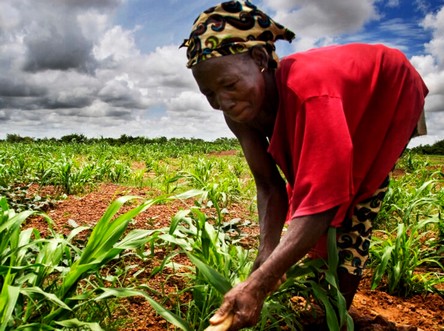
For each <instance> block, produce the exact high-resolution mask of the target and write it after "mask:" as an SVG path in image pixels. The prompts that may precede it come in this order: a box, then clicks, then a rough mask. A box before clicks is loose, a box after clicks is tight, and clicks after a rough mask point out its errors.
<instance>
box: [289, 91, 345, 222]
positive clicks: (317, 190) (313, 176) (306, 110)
mask: <svg viewBox="0 0 444 331" xmlns="http://www.w3.org/2000/svg"><path fill="white" fill-rule="evenodd" d="M290 125H291V124H290ZM294 133H295V140H294V141H295V142H296V143H295V144H294V145H293V147H294V149H295V150H294V151H293V157H295V159H294V160H293V162H294V163H293V165H294V169H293V171H294V183H293V185H292V194H291V196H290V215H289V216H290V217H291V218H294V217H299V216H303V215H311V214H315V213H319V212H323V211H325V210H328V209H330V208H333V207H335V206H338V205H340V204H343V203H344V202H347V201H350V199H351V197H352V194H353V180H352V170H353V169H352V165H353V157H352V142H351V138H350V134H349V130H348V126H347V121H346V119H345V115H344V111H343V108H342V101H341V99H340V98H334V97H328V96H325V97H324V96H322V97H313V98H309V99H308V100H307V101H306V102H305V103H304V104H303V107H302V111H301V113H299V115H298V116H297V117H296V130H295V131H294ZM290 184H291V183H290Z"/></svg>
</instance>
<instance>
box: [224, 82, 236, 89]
mask: <svg viewBox="0 0 444 331" xmlns="http://www.w3.org/2000/svg"><path fill="white" fill-rule="evenodd" d="M235 86H236V82H233V83H229V84H226V85H225V88H226V89H227V90H232V89H234V88H235Z"/></svg>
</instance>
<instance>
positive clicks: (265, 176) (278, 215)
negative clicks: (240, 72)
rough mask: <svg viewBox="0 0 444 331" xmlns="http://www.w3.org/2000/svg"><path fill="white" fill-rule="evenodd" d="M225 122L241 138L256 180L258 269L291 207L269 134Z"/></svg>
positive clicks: (278, 238)
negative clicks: (270, 152)
mask: <svg viewBox="0 0 444 331" xmlns="http://www.w3.org/2000/svg"><path fill="white" fill-rule="evenodd" d="M226 121H227V124H228V126H229V128H230V129H231V130H232V131H233V133H234V134H235V135H236V137H237V138H238V140H239V143H240V145H241V147H242V150H243V152H244V155H245V159H246V161H247V163H248V165H249V167H250V170H251V172H252V175H253V177H254V180H255V183H256V190H257V204H258V214H259V225H260V245H259V253H258V257H257V259H256V261H255V263H254V265H253V270H256V269H257V268H258V267H259V266H260V265H261V264H262V263H263V262H264V261H265V260H266V259H267V258H268V256H269V255H270V254H271V252H272V251H273V250H274V248H275V247H276V246H277V245H278V244H279V241H280V238H281V233H282V228H283V226H284V223H285V218H286V215H287V209H288V197H287V192H286V188H285V182H284V180H283V178H282V176H281V175H280V173H279V171H278V169H277V166H276V163H275V162H274V160H273V159H272V157H271V155H270V154H269V153H268V152H267V149H268V141H267V139H266V137H265V136H264V135H262V134H261V133H260V132H259V131H257V130H256V129H254V128H251V127H248V126H246V125H243V124H239V123H236V122H233V121H231V120H230V119H229V118H226Z"/></svg>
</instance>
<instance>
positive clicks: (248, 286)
mask: <svg viewBox="0 0 444 331" xmlns="http://www.w3.org/2000/svg"><path fill="white" fill-rule="evenodd" d="M266 297H267V293H266V291H264V288H263V286H262V284H261V282H259V281H257V280H255V279H254V278H251V277H250V278H249V279H247V280H246V281H245V282H243V283H240V284H238V285H237V286H235V287H234V288H232V289H231V290H230V291H229V292H228V293H227V294H225V297H224V301H223V303H222V305H221V306H220V308H219V310H218V311H217V312H216V314H215V315H214V316H213V317H212V318H211V319H210V324H211V325H220V324H221V323H223V322H224V321H225V319H227V318H230V319H231V318H232V321H231V325H230V327H229V328H228V330H230V331H234V330H239V329H241V328H245V327H249V326H253V325H255V324H256V323H257V322H258V321H259V317H260V313H261V310H262V306H263V304H264V301H265V298H266Z"/></svg>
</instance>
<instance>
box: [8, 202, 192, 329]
mask: <svg viewBox="0 0 444 331" xmlns="http://www.w3.org/2000/svg"><path fill="white" fill-rule="evenodd" d="M135 199H136V198H135V197H122V198H119V199H117V200H116V201H114V202H113V203H111V204H110V206H109V207H108V209H107V210H106V212H105V213H104V215H103V216H102V218H101V219H100V220H99V221H98V223H97V225H96V226H95V227H94V229H93V230H92V232H91V235H90V236H89V239H88V241H87V243H86V246H85V247H78V246H76V245H75V241H74V238H75V237H76V236H77V235H78V234H79V233H80V232H82V231H85V230H87V228H85V227H79V228H75V229H74V230H72V232H71V233H70V235H69V236H68V237H66V238H65V237H64V236H62V235H59V234H56V233H54V232H53V233H52V236H51V237H49V238H41V236H40V233H39V232H38V231H37V230H35V229H32V228H29V229H22V224H23V222H24V221H25V220H26V219H27V218H28V217H29V216H31V215H34V214H35V212H32V211H23V212H21V213H18V214H17V213H16V212H15V211H13V210H12V209H9V207H8V205H7V202H6V199H5V198H4V197H2V198H0V212H1V214H0V286H1V292H0V330H1V331H3V330H29V329H33V330H37V329H38V330H55V329H57V328H58V326H64V327H76V328H79V327H81V328H85V327H86V328H88V329H91V330H102V328H101V327H100V326H99V324H98V323H103V322H104V320H103V318H104V317H105V316H104V314H103V311H101V312H100V314H97V315H95V316H93V317H95V318H100V320H99V321H92V320H91V321H88V320H83V321H81V320H79V319H78V315H79V313H80V312H81V310H82V307H83V306H84V305H85V304H88V303H91V302H96V303H103V302H104V301H105V299H108V298H120V297H127V296H134V295H139V296H143V297H145V298H146V299H147V300H148V301H149V302H150V303H151V304H152V305H153V307H154V309H156V310H157V311H158V312H159V313H161V314H162V315H163V316H164V318H166V319H167V320H170V321H174V322H175V323H176V324H179V325H180V324H181V323H182V324H183V322H182V321H181V319H180V318H178V317H177V316H175V315H174V314H172V313H170V312H167V311H165V310H164V308H163V307H161V306H159V304H158V303H157V302H155V301H154V300H153V299H152V298H150V297H148V295H147V294H146V293H144V292H143V291H139V290H135V289H131V288H116V289H112V288H104V287H101V286H100V283H101V282H103V281H100V279H101V277H102V276H101V272H100V271H101V269H102V268H103V267H104V266H106V265H107V263H108V262H109V261H111V260H112V259H114V258H116V257H118V256H119V254H121V253H122V252H123V251H124V250H136V249H138V248H139V247H140V246H141V245H144V244H145V243H147V242H148V241H149V240H150V235H151V233H152V232H151V231H148V230H133V231H131V232H129V233H127V234H126V235H125V236H124V232H125V230H126V228H127V225H128V223H129V222H130V221H131V219H132V218H133V217H134V216H135V215H137V214H138V213H140V212H141V211H143V210H145V209H146V208H148V207H149V206H151V205H152V204H153V203H156V202H158V201H159V200H147V201H144V202H143V203H141V204H139V205H138V206H136V207H134V208H132V209H130V210H129V211H127V212H125V213H123V214H121V215H117V212H118V211H119V209H120V208H121V207H122V206H123V205H124V204H125V203H129V202H130V201H134V200H135ZM43 216H44V215H43ZM44 217H46V216H44ZM46 220H47V221H48V222H49V223H51V220H50V219H49V218H47V217H46ZM122 237H123V238H122ZM104 305H105V307H106V303H104ZM106 310H107V309H105V311H106ZM86 317H87V318H91V316H88V315H87V316H86ZM184 329H185V330H186V328H184Z"/></svg>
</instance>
